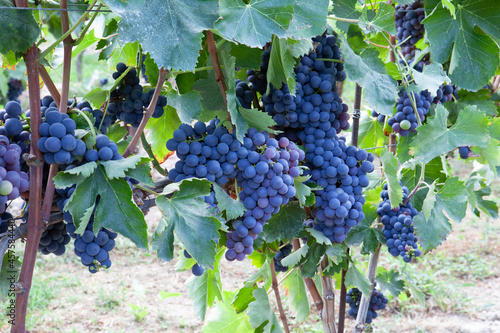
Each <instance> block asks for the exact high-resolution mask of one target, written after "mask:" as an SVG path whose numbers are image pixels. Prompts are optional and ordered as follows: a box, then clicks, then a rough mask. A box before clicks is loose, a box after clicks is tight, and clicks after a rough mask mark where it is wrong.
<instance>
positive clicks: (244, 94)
mask: <svg viewBox="0 0 500 333" xmlns="http://www.w3.org/2000/svg"><path fill="white" fill-rule="evenodd" d="M236 98H237V99H238V102H240V105H241V106H242V107H244V108H245V109H251V108H252V101H253V92H252V89H250V87H249V86H248V84H247V83H246V82H245V81H241V80H236Z"/></svg>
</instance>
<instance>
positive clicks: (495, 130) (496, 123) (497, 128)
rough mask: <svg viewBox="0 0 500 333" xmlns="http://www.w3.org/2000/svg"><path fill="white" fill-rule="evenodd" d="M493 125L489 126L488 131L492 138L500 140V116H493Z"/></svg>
mask: <svg viewBox="0 0 500 333" xmlns="http://www.w3.org/2000/svg"><path fill="white" fill-rule="evenodd" d="M490 120H491V125H490V126H489V127H488V132H489V133H490V136H491V138H492V139H495V140H497V141H500V118H492V119H490Z"/></svg>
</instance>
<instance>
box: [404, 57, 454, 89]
mask: <svg viewBox="0 0 500 333" xmlns="http://www.w3.org/2000/svg"><path fill="white" fill-rule="evenodd" d="M411 72H412V76H413V79H414V80H415V83H416V84H415V85H414V86H415V87H416V88H418V89H417V90H414V91H415V93H419V92H420V91H423V90H426V89H427V90H428V91H430V93H431V94H432V95H433V96H434V95H436V91H437V90H438V88H439V87H440V86H441V85H442V84H443V83H444V82H445V81H446V82H450V79H449V78H448V77H447V76H446V72H445V71H444V70H443V66H441V64H438V63H435V62H433V63H432V64H430V65H427V66H424V69H423V71H422V73H420V72H419V71H417V70H416V69H415V68H412V69H411Z"/></svg>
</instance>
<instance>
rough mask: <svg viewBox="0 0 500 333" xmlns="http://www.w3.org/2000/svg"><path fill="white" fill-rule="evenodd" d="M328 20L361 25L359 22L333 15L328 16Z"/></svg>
mask: <svg viewBox="0 0 500 333" xmlns="http://www.w3.org/2000/svg"><path fill="white" fill-rule="evenodd" d="M328 18H329V19H332V20H336V21H342V22H348V23H356V24H357V23H359V20H355V19H348V18H344V17H337V16H333V15H328Z"/></svg>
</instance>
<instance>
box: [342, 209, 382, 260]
mask: <svg viewBox="0 0 500 333" xmlns="http://www.w3.org/2000/svg"><path fill="white" fill-rule="evenodd" d="M363 212H364V213H365V218H364V219H363V220H362V221H361V222H359V224H358V225H357V226H355V227H354V228H352V230H351V231H350V232H349V233H348V234H347V238H346V244H347V245H349V246H358V245H360V244H361V243H363V246H362V247H361V253H363V254H368V253H373V252H374V251H375V250H376V249H377V247H378V246H379V245H380V240H383V239H384V236H383V235H382V233H381V232H380V230H378V229H377V228H374V227H372V223H373V221H374V220H375V219H376V218H377V209H376V208H375V207H374V206H370V207H366V206H365V207H363Z"/></svg>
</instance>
